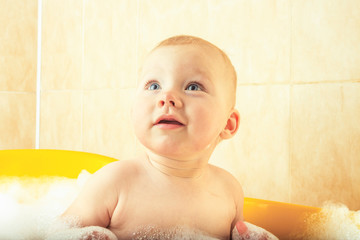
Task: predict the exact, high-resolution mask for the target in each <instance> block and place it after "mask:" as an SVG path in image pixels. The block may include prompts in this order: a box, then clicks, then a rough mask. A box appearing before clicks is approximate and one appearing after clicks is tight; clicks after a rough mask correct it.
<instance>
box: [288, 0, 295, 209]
mask: <svg viewBox="0 0 360 240" xmlns="http://www.w3.org/2000/svg"><path fill="white" fill-rule="evenodd" d="M289 16H290V52H289V63H290V64H289V68H290V69H289V73H290V79H289V82H290V84H289V133H288V134H289V135H288V138H289V140H288V141H289V144H288V148H289V150H288V151H289V156H288V161H289V162H288V171H289V173H288V174H289V175H288V177H289V186H288V188H289V191H288V193H289V196H288V202H289V203H291V202H292V201H291V200H292V176H293V175H292V156H293V153H292V145H293V141H292V136H293V119H292V117H293V114H292V109H293V107H292V106H293V84H294V82H293V81H294V69H293V61H292V59H293V26H294V25H293V15H292V0H291V1H289Z"/></svg>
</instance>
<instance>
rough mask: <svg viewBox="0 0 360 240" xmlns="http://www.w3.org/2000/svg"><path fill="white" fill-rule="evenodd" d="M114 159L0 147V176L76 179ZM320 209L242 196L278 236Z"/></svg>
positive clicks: (248, 212)
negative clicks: (84, 170) (83, 171)
mask: <svg viewBox="0 0 360 240" xmlns="http://www.w3.org/2000/svg"><path fill="white" fill-rule="evenodd" d="M112 161H116V159H114V158H110V157H105V156H102V155H98V154H91V153H85V152H76V151H65V150H43V149H42V150H35V149H24V150H0V176H29V177H40V176H44V175H46V176H64V177H69V178H76V177H77V176H78V174H79V173H80V171H81V170H82V169H86V170H87V171H89V172H90V173H93V172H95V171H96V170H97V169H99V168H101V167H102V166H104V165H106V164H107V163H110V162H112ZM319 210H320V208H314V207H308V206H302V205H295V204H288V203H281V202H274V201H267V200H261V199H254V198H245V204H244V217H245V220H246V221H248V222H250V223H253V224H255V225H258V226H260V227H263V228H265V229H267V230H269V231H270V232H272V233H274V234H275V235H276V236H277V237H279V238H280V239H291V237H290V235H291V234H294V233H296V232H299V231H302V228H303V224H304V219H305V217H306V216H307V215H308V214H311V213H315V212H318V211H319Z"/></svg>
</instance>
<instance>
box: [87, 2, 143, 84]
mask: <svg viewBox="0 0 360 240" xmlns="http://www.w3.org/2000/svg"><path fill="white" fill-rule="evenodd" d="M136 17H137V1H132V0H124V1H117V0H110V1H106V4H105V3H104V1H100V0H94V1H86V2H85V36H84V37H85V39H84V41H85V42H84V44H85V45H84V57H85V59H84V64H85V66H84V89H106V88H130V87H135V86H136V77H137V75H136V74H137V70H136V64H137V63H136V35H137V27H136V21H137V20H136Z"/></svg>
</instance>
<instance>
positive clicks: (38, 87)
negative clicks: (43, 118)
mask: <svg viewBox="0 0 360 240" xmlns="http://www.w3.org/2000/svg"><path fill="white" fill-rule="evenodd" d="M41 26H42V0H38V22H37V63H36V120H35V121H36V122H35V149H39V147H40V106H41V37H42V28H41Z"/></svg>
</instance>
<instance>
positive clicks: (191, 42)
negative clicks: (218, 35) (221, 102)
mask: <svg viewBox="0 0 360 240" xmlns="http://www.w3.org/2000/svg"><path fill="white" fill-rule="evenodd" d="M182 45H183V46H193V47H196V48H198V49H200V50H201V51H203V53H204V54H205V53H206V52H208V51H212V52H213V53H212V54H214V55H215V58H218V59H217V60H218V61H219V65H218V66H217V67H218V68H220V69H221V71H222V74H221V75H222V78H221V82H222V83H223V84H226V85H227V86H228V89H227V96H228V99H227V100H228V104H229V106H230V107H231V108H233V107H234V106H235V101H236V85H237V77H236V71H235V68H234V66H233V65H232V63H231V61H230V59H229V57H228V56H227V55H226V53H225V52H224V51H222V50H221V49H220V48H218V47H217V46H215V45H214V44H212V43H211V42H208V41H206V40H204V39H202V38H199V37H194V36H189V35H179V36H174V37H170V38H167V39H165V40H163V41H162V42H160V43H159V44H158V45H157V46H156V47H155V48H154V49H153V50H152V51H151V52H150V54H151V53H152V52H154V51H155V50H157V49H158V48H160V47H165V46H182ZM210 55H211V53H209V56H210ZM216 55H217V56H216Z"/></svg>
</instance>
